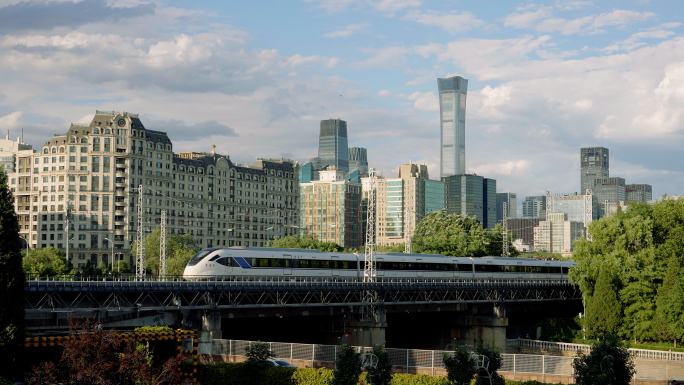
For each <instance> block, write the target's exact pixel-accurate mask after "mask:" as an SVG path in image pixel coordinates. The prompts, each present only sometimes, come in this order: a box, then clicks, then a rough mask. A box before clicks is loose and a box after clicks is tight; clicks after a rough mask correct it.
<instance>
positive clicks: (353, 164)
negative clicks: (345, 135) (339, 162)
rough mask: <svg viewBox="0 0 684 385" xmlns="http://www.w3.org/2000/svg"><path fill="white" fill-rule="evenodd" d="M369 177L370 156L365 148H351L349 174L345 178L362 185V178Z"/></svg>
mask: <svg viewBox="0 0 684 385" xmlns="http://www.w3.org/2000/svg"><path fill="white" fill-rule="evenodd" d="M364 176H368V155H367V151H366V149H365V148H363V147H350V148H349V172H348V173H347V175H346V176H345V177H346V178H347V179H349V180H351V181H352V182H356V183H361V178H362V177H364Z"/></svg>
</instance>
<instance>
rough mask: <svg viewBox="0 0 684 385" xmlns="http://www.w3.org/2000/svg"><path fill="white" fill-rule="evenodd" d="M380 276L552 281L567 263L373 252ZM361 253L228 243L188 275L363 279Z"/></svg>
mask: <svg viewBox="0 0 684 385" xmlns="http://www.w3.org/2000/svg"><path fill="white" fill-rule="evenodd" d="M376 262H377V264H376V274H377V277H378V278H383V279H392V278H396V279H452V278H460V279H500V278H526V279H552V278H558V279H563V278H567V274H568V269H569V268H570V267H572V266H574V263H573V262H570V261H546V260H536V259H531V258H502V257H482V258H463V257H446V256H443V255H438V254H404V253H382V252H378V253H376ZM363 271H364V255H363V254H361V255H359V254H356V253H328V252H321V251H319V250H308V249H279V248H269V247H228V248H212V249H204V250H201V251H200V252H198V253H197V254H196V255H195V256H194V257H193V258H192V259H191V260H190V262H189V263H188V265H187V266H186V268H185V271H184V273H183V276H184V277H185V278H186V279H227V278H233V277H246V278H247V277H251V278H259V277H293V278H329V277H340V278H355V279H359V280H361V279H362V278H363Z"/></svg>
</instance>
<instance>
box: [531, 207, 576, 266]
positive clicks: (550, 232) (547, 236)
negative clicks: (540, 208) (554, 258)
mask: <svg viewBox="0 0 684 385" xmlns="http://www.w3.org/2000/svg"><path fill="white" fill-rule="evenodd" d="M584 235H585V227H584V225H583V224H582V223H581V222H573V221H569V220H568V219H567V215H566V214H564V213H551V214H549V215H548V219H546V220H543V221H540V222H539V226H537V227H535V228H534V250H535V251H545V252H548V253H560V254H562V255H563V256H564V257H570V256H571V255H572V251H573V248H574V246H573V243H574V242H575V241H576V240H578V239H580V238H582V237H584Z"/></svg>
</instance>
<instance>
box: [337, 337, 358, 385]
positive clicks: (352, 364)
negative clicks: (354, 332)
mask: <svg viewBox="0 0 684 385" xmlns="http://www.w3.org/2000/svg"><path fill="white" fill-rule="evenodd" d="M361 372H362V370H361V355H360V354H359V353H357V352H356V351H355V350H354V348H353V347H352V346H351V345H349V344H345V343H342V344H340V348H339V350H338V351H337V357H336V358H335V370H334V371H333V380H332V384H331V385H356V384H357V383H358V382H359V376H360V375H361Z"/></svg>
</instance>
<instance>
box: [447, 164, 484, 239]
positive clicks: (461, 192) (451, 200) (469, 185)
mask: <svg viewBox="0 0 684 385" xmlns="http://www.w3.org/2000/svg"><path fill="white" fill-rule="evenodd" d="M442 181H443V182H444V183H445V185H446V209H447V213H449V214H465V215H468V216H474V217H476V218H477V219H478V220H479V221H480V222H481V223H482V227H483V228H486V229H490V230H491V229H493V228H494V226H495V225H496V180H494V179H490V178H484V177H481V176H479V175H474V174H464V175H451V176H448V177H444V178H442Z"/></svg>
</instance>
